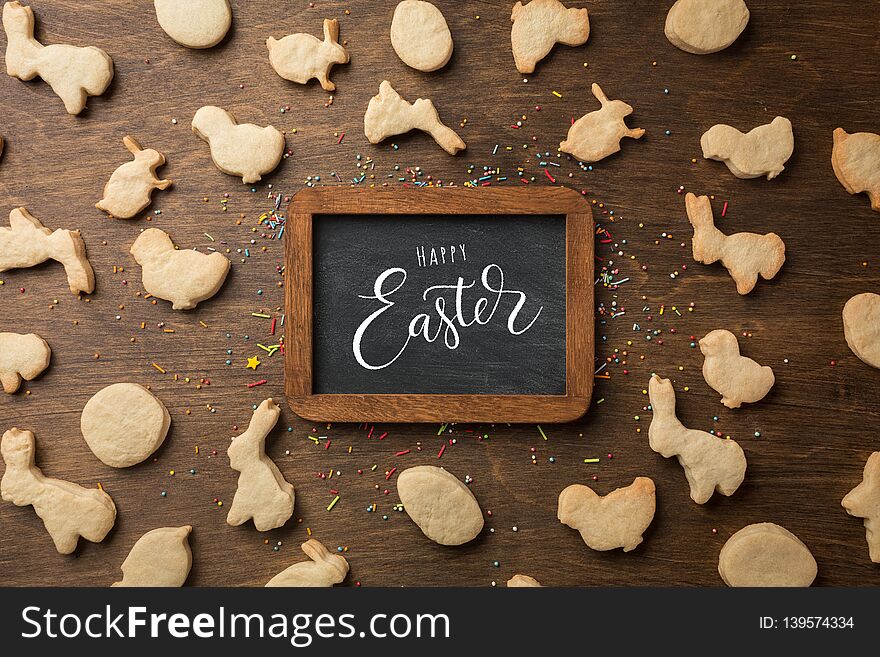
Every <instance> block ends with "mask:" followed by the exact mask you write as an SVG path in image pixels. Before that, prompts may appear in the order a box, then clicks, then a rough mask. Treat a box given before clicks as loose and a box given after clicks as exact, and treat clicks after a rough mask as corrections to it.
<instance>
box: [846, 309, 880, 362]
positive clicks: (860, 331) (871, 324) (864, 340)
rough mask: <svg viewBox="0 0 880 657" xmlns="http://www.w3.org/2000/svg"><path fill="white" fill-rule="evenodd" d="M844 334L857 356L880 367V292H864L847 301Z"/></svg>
mask: <svg viewBox="0 0 880 657" xmlns="http://www.w3.org/2000/svg"><path fill="white" fill-rule="evenodd" d="M843 335H844V337H845V338H846V343H847V344H848V345H849V348H850V349H851V350H852V352H853V353H854V354H855V355H856V356H858V357H859V358H860V359H862V360H863V361H864V362H865V363H867V364H868V365H870V366H871V367H877V368H880V294H874V293H873V292H863V293H862V294H857V295H855V296H854V297H852V298H851V299H850V300H849V301H847V302H846V305H845V306H844V307H843Z"/></svg>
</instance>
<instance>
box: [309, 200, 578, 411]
mask: <svg viewBox="0 0 880 657" xmlns="http://www.w3.org/2000/svg"><path fill="white" fill-rule="evenodd" d="M313 222H314V223H313V231H314V233H313V245H314V246H313V249H314V265H313V267H314V282H313V286H314V302H313V304H314V305H313V315H314V324H313V328H314V336H315V337H314V354H313V365H314V372H313V387H314V391H315V392H316V393H318V394H321V393H331V394H350V393H378V394H393V393H397V394H400V393H415V394H472V395H479V394H487V393H493V394H504V395H512V394H522V395H537V394H545V395H561V394H564V393H565V215H514V216H503V218H499V217H486V216H480V215H454V216H453V215H373V216H364V215H315V216H314V218H313ZM377 296H378V297H380V298H378V299H377V298H375V297H377Z"/></svg>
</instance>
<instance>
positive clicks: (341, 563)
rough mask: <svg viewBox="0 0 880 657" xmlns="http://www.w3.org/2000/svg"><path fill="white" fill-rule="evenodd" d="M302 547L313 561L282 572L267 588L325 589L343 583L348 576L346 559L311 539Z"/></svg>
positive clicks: (301, 563) (271, 580)
mask: <svg viewBox="0 0 880 657" xmlns="http://www.w3.org/2000/svg"><path fill="white" fill-rule="evenodd" d="M301 547H302V551H303V552H305V553H306V556H308V557H309V559H311V561H300V562H299V563H295V564H293V565H292V566H290V567H289V568H286V569H285V570H282V571H281V572H280V573H278V574H277V575H275V577H273V578H272V579H270V580H269V582H268V583H267V584H266V586H267V587H280V586H291V587H294V586H295V587H311V588H324V587H330V586H333V585H334V584H339V583H341V582H342V580H344V579H345V576H346V575H348V561H346V560H345V557H343V556H342V555H341V554H334V553H333V552H330V550H328V549H327V548H325V547H324V545H323V544H322V543H321V542H319V541H317V540H315V539H314V538H310V539H309V540H307V541H306V542H305V543H303V544H302V546H301Z"/></svg>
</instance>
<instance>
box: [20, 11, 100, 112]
mask: <svg viewBox="0 0 880 657" xmlns="http://www.w3.org/2000/svg"><path fill="white" fill-rule="evenodd" d="M3 29H4V30H6V40H7V44H6V72H7V73H8V74H9V75H11V76H12V77H14V78H18V79H19V80H33V79H34V78H35V77H37V76H39V77H41V78H43V81H44V82H46V83H47V84H48V85H49V86H50V87H52V91H54V92H55V94H56V95H57V96H58V97H59V98H61V100H62V101H64V108H65V109H66V110H67V113H68V114H79V113H80V112H82V111H83V109H85V106H86V101H87V100H88V97H89V96H100V95H101V94H102V93H104V92H105V91H106V90H107V87H109V86H110V81H111V80H112V79H113V60H112V59H110V56H109V55H108V54H107V53H106V52H104V51H103V50H101V49H100V48H96V47H95V46H86V47H85V48H78V47H77V46H68V45H64V44H60V45H57V44H56V45H49V46H44V45H43V44H41V43H40V42H39V41H37V40H36V39H35V38H34V12H33V11H32V10H31V8H30V7H25V6H24V5H22V4H21V3H19V2H7V3H6V4H5V5H3Z"/></svg>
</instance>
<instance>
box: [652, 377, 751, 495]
mask: <svg viewBox="0 0 880 657" xmlns="http://www.w3.org/2000/svg"><path fill="white" fill-rule="evenodd" d="M648 394H649V395H650V400H651V409H652V412H653V414H654V415H653V417H652V418H651V426H650V428H649V429H648V442H649V444H650V445H651V449H653V450H654V451H655V452H657V453H658V454H660V455H661V456H663V457H664V458H669V457H670V456H676V457H678V462H679V463H680V464H681V467H682V468H684V476H685V477H686V478H687V481H688V484H689V485H690V488H691V499H692V500H693V501H694V502H696V503H697V504H705V503H706V502H708V501H709V499H710V498H711V497H712V494H713V493H714V492H715V491H716V490H717V491H718V492H719V493H721V494H722V495H733V494H734V493H735V492H736V489H737V488H739V485H740V484H741V483H742V481H743V478H745V476H746V456H745V454H743V451H742V448H741V447H740V446H739V445H738V444H737V443H736V441H734V440H730V439H728V440H722V439H720V438H716V437H715V436H713V435H712V434H710V433H706V432H705V431H698V430H697V429H688V428H687V427H685V426H684V425H683V424H682V423H681V421H680V420H679V419H678V417H677V416H676V414H675V389H674V388H673V387H672V382H671V381H670V380H669V379H661V378H660V377H659V376H657V375H656V374H654V375H653V376H652V377H651V380H650V381H649V382H648Z"/></svg>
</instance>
